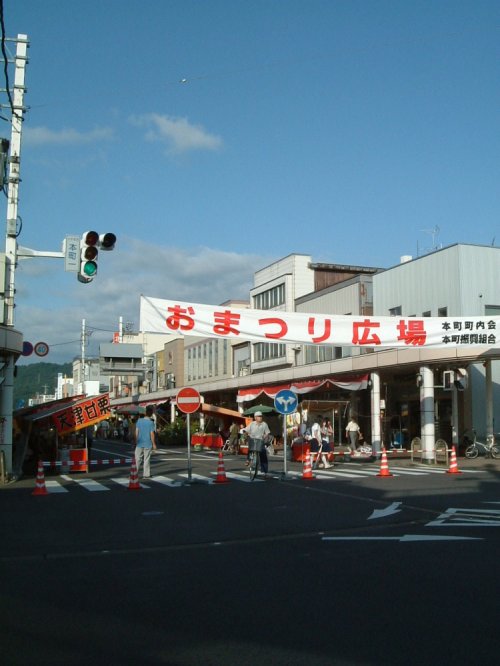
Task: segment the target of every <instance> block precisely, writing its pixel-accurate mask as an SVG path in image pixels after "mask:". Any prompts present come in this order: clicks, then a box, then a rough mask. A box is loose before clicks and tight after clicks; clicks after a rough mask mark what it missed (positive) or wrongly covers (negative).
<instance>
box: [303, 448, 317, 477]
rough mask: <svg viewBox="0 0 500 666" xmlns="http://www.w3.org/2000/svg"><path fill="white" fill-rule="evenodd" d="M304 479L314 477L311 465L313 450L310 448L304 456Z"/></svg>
mask: <svg viewBox="0 0 500 666" xmlns="http://www.w3.org/2000/svg"><path fill="white" fill-rule="evenodd" d="M302 478H303V479H314V476H313V473H312V467H311V452H310V451H309V450H308V451H307V453H306V457H305V458H304V469H303V472H302Z"/></svg>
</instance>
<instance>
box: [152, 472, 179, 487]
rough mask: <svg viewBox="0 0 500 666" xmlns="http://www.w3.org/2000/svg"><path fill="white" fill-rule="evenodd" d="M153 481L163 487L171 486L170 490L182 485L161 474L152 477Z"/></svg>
mask: <svg viewBox="0 0 500 666" xmlns="http://www.w3.org/2000/svg"><path fill="white" fill-rule="evenodd" d="M151 481H154V482H155V483H160V484H161V485H162V486H169V487H170V488H177V487H178V486H181V485H182V482H181V481H176V480H175V479H171V478H170V477H169V476H162V475H161V474H160V475H158V476H152V477H151Z"/></svg>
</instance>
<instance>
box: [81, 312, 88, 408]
mask: <svg viewBox="0 0 500 666" xmlns="http://www.w3.org/2000/svg"><path fill="white" fill-rule="evenodd" d="M81 365H82V393H83V394H84V395H87V393H86V391H85V319H82V359H81Z"/></svg>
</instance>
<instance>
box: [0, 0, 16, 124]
mask: <svg viewBox="0 0 500 666" xmlns="http://www.w3.org/2000/svg"><path fill="white" fill-rule="evenodd" d="M0 30H1V32H2V37H1V48H2V55H3V72H4V77H5V89H6V91H7V97H8V98H9V105H10V110H11V111H12V115H13V116H16V118H17V117H18V114H17V113H16V112H15V110H14V102H13V101H12V95H11V93H10V84H9V63H8V55H7V49H6V48H5V22H4V14H3V0H0ZM2 119H3V120H8V119H7V118H3V116H2Z"/></svg>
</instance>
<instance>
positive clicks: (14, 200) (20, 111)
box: [0, 35, 28, 476]
mask: <svg viewBox="0 0 500 666" xmlns="http://www.w3.org/2000/svg"><path fill="white" fill-rule="evenodd" d="M9 41H15V42H16V43H17V47H16V56H15V60H14V67H15V74H14V88H13V92H12V95H11V94H10V90H7V91H6V92H7V93H8V95H9V101H10V100H11V101H12V105H10V104H9V109H10V111H11V114H12V119H11V140H10V157H9V175H8V183H7V226H6V236H5V295H4V313H3V314H4V322H5V324H6V327H7V332H8V335H9V337H11V338H12V339H13V340H15V341H17V344H20V347H21V349H19V353H20V352H21V351H22V335H21V334H20V333H19V332H17V331H15V330H14V307H15V303H14V297H15V293H16V290H15V272H16V266H17V240H16V239H17V234H18V230H17V220H18V201H19V183H20V166H21V132H22V123H23V115H24V111H25V107H24V92H25V86H24V79H25V71H26V64H27V62H28V58H27V51H28V37H27V35H18V36H17V39H15V40H9ZM4 64H5V68H7V63H4ZM7 85H8V83H7ZM14 346H15V345H14V344H11V345H9V348H6V349H5V351H4V359H3V363H4V366H3V368H2V369H1V370H2V375H3V376H2V378H1V379H0V382H1V383H0V451H2V452H3V454H4V456H5V468H6V472H7V475H8V476H11V475H12V468H13V465H12V449H13V433H12V430H13V418H12V412H13V408H14V366H15V363H16V359H17V356H18V355H19V354H16V352H17V351H18V350H17V349H12V348H11V347H14Z"/></svg>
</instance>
